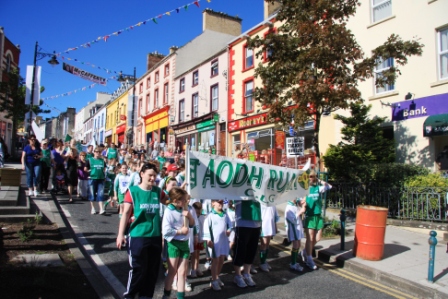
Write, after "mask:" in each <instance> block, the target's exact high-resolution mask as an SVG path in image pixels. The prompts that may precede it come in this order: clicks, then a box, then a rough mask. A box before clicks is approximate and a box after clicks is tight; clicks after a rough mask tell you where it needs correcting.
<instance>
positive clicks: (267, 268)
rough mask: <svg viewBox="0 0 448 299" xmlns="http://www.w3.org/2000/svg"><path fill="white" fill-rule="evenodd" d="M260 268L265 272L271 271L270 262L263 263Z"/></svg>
mask: <svg viewBox="0 0 448 299" xmlns="http://www.w3.org/2000/svg"><path fill="white" fill-rule="evenodd" d="M260 270H261V271H263V272H269V266H268V264H261V265H260Z"/></svg>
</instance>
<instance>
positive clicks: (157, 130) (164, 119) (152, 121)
mask: <svg viewBox="0 0 448 299" xmlns="http://www.w3.org/2000/svg"><path fill="white" fill-rule="evenodd" d="M169 109H170V107H169V106H166V107H163V108H162V109H160V110H157V111H156V112H153V113H151V114H148V115H147V116H146V117H144V120H145V132H146V142H147V143H150V144H154V145H156V146H159V147H160V148H161V149H165V147H166V142H167V138H168V123H169V121H168V111H169Z"/></svg>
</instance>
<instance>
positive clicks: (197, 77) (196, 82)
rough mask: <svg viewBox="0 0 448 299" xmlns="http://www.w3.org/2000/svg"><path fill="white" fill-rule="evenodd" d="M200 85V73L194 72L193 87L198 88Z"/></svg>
mask: <svg viewBox="0 0 448 299" xmlns="http://www.w3.org/2000/svg"><path fill="white" fill-rule="evenodd" d="M198 84H199V71H194V72H193V86H196V85H198Z"/></svg>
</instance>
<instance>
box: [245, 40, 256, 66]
mask: <svg viewBox="0 0 448 299" xmlns="http://www.w3.org/2000/svg"><path fill="white" fill-rule="evenodd" d="M252 67H254V50H253V49H250V48H248V47H247V45H245V46H244V69H250V68H252Z"/></svg>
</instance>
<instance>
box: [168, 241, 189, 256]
mask: <svg viewBox="0 0 448 299" xmlns="http://www.w3.org/2000/svg"><path fill="white" fill-rule="evenodd" d="M168 257H169V258H178V257H180V258H183V259H188V258H189V257H190V245H189V244H188V241H179V240H171V241H170V242H168Z"/></svg>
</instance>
